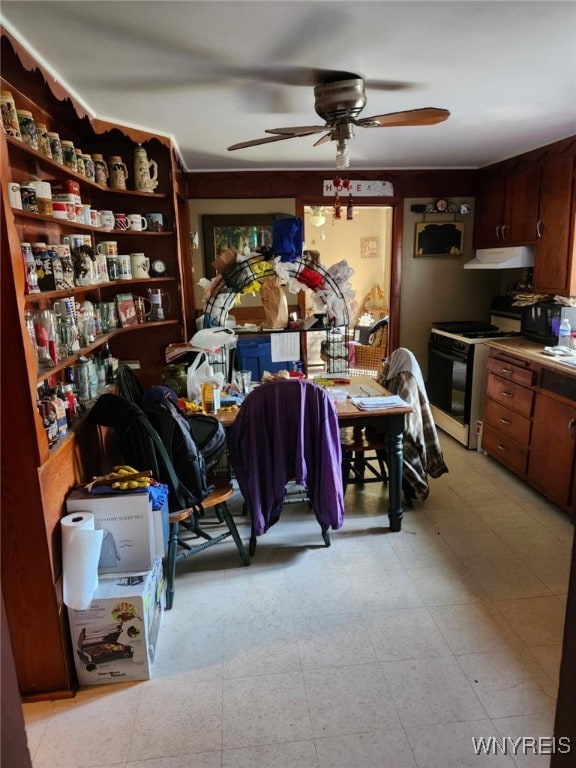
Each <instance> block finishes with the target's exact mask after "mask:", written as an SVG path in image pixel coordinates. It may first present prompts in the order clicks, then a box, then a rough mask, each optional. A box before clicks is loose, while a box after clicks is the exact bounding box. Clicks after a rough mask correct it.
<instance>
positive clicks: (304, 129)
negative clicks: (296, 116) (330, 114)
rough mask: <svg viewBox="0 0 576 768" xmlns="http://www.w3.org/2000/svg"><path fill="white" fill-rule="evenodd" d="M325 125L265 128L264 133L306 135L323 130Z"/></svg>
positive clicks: (325, 127)
mask: <svg viewBox="0 0 576 768" xmlns="http://www.w3.org/2000/svg"><path fill="white" fill-rule="evenodd" d="M328 127H329V126H327V125H296V126H294V127H293V128H266V133H280V134H282V135H283V136H308V135H309V134H311V133H320V131H325V130H326V129H327V128H328Z"/></svg>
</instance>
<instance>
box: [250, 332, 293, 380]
mask: <svg viewBox="0 0 576 768" xmlns="http://www.w3.org/2000/svg"><path fill="white" fill-rule="evenodd" d="M236 356H237V365H236V368H237V369H239V370H242V371H252V381H260V380H261V379H262V374H263V372H264V371H270V373H274V372H275V371H282V370H290V368H291V365H292V362H293V361H292V360H284V361H280V362H277V363H273V362H272V343H271V341H270V337H269V336H266V337H258V338H250V339H242V338H240V339H238V343H237V345H236Z"/></svg>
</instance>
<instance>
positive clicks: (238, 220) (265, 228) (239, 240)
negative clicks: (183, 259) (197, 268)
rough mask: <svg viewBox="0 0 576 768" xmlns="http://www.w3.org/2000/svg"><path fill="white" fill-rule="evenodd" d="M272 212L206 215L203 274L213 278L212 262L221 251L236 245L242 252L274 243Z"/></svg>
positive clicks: (274, 216) (203, 228)
mask: <svg viewBox="0 0 576 768" xmlns="http://www.w3.org/2000/svg"><path fill="white" fill-rule="evenodd" d="M275 218H277V216H276V215H275V214H273V213H242V214H233V213H231V214H224V215H219V216H203V217H202V230H203V236H204V273H205V275H206V277H207V278H209V279H211V278H213V277H214V275H215V274H216V272H215V270H214V267H213V266H212V262H213V261H214V259H215V258H216V256H218V254H219V253H221V252H222V251H224V250H225V249H226V248H228V247H229V246H233V247H234V248H236V250H237V251H238V252H239V253H241V252H242V253H245V252H251V251H255V250H256V249H257V248H261V247H262V246H264V245H269V246H270V247H271V246H272V223H273V221H274V219H275Z"/></svg>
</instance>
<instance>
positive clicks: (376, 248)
mask: <svg viewBox="0 0 576 768" xmlns="http://www.w3.org/2000/svg"><path fill="white" fill-rule="evenodd" d="M379 257H380V238H379V237H378V236H373V237H361V238H360V258H362V259H377V258H379Z"/></svg>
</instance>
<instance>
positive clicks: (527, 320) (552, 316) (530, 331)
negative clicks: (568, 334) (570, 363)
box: [520, 301, 576, 345]
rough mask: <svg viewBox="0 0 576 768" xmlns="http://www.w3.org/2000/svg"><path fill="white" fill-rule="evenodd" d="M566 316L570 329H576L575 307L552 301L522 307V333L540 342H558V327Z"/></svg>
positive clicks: (548, 343)
mask: <svg viewBox="0 0 576 768" xmlns="http://www.w3.org/2000/svg"><path fill="white" fill-rule="evenodd" d="M566 318H567V319H568V322H569V323H570V327H571V328H572V330H573V331H576V307H566V306H564V305H563V304H556V303H554V302H552V301H545V302H541V303H540V304H533V305H532V306H531V307H524V308H523V309H522V319H521V326H520V328H521V331H522V335H523V336H526V338H528V339H531V340H532V341H536V342H538V343H540V344H544V345H555V344H558V328H559V327H560V323H561V322H562V320H565V319H566Z"/></svg>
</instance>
